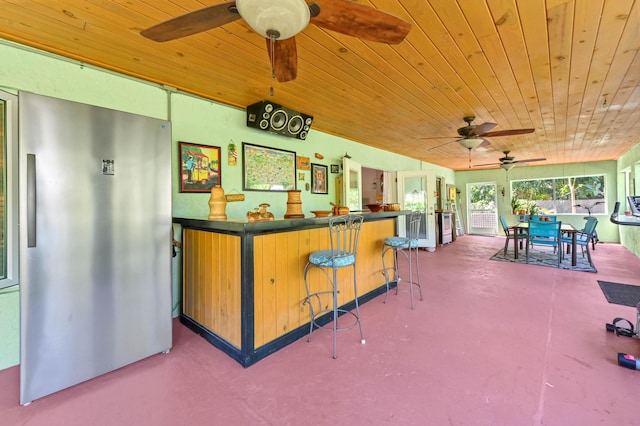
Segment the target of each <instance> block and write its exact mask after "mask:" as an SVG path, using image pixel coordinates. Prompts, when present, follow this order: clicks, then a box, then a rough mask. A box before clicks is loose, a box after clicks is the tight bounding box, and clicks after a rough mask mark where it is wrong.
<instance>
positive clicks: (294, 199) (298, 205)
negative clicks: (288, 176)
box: [284, 189, 304, 219]
mask: <svg viewBox="0 0 640 426" xmlns="http://www.w3.org/2000/svg"><path fill="white" fill-rule="evenodd" d="M287 193H288V194H289V197H288V199H287V212H286V213H285V215H284V218H285V219H297V218H304V213H303V212H302V201H301V199H300V190H299V189H293V190H291V191H287Z"/></svg>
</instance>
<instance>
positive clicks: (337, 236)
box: [326, 215, 364, 268]
mask: <svg viewBox="0 0 640 426" xmlns="http://www.w3.org/2000/svg"><path fill="white" fill-rule="evenodd" d="M363 220H364V217H363V216H359V215H343V216H336V217H334V218H331V219H330V220H329V235H330V238H331V259H330V261H329V263H327V264H326V266H333V267H336V268H340V267H343V266H349V265H353V264H354V263H355V261H356V256H357V254H358V242H359V240H360V229H361V228H362V222H363Z"/></svg>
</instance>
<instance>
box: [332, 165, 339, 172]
mask: <svg viewBox="0 0 640 426" xmlns="http://www.w3.org/2000/svg"><path fill="white" fill-rule="evenodd" d="M331 173H334V174H335V173H340V165H338V164H332V165H331Z"/></svg>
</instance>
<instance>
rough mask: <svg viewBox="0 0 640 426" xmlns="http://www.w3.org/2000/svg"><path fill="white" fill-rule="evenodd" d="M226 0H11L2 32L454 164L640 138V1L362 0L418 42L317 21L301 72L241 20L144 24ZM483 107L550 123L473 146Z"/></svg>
mask: <svg viewBox="0 0 640 426" xmlns="http://www.w3.org/2000/svg"><path fill="white" fill-rule="evenodd" d="M220 2H221V1H219V0H143V1H140V0H136V1H130V0H109V1H105V0H89V1H80V0H55V1H54V0H3V1H2V2H0V38H4V39H6V40H9V41H14V42H17V43H21V44H24V45H27V46H32V47H36V48H39V49H42V50H45V51H49V52H53V53H56V54H59V55H63V56H66V57H69V58H72V59H75V60H79V61H82V62H84V63H88V64H92V65H97V66H100V67H104V68H108V69H111V70H114V71H117V72H121V73H124V74H128V75H132V76H136V77H139V78H143V79H146V80H149V81H152V82H156V83H160V84H164V85H168V86H171V87H175V88H177V89H179V90H182V91H185V92H189V93H193V94H197V95H200V96H203V97H205V98H209V99H213V100H216V101H219V102H222V103H225V104H228V105H232V106H237V107H240V108H244V107H246V106H247V105H249V104H252V103H254V102H256V101H258V100H260V99H267V98H268V99H272V100H273V101H274V102H276V103H279V104H282V105H284V106H287V107H289V108H291V109H294V110H298V111H302V112H304V113H306V114H309V115H313V116H314V118H315V121H314V125H313V128H312V132H313V130H314V129H315V130H320V131H323V132H327V133H330V134H335V135H339V136H342V137H344V138H347V139H350V140H353V141H356V142H359V143H363V144H365V145H370V146H374V147H377V148H380V149H383V150H387V151H392V152H396V153H399V154H403V155H407V156H409V157H413V158H416V159H420V160H424V161H427V162H430V163H434V164H438V165H441V166H445V167H450V168H452V169H455V170H465V169H468V168H469V166H470V164H471V165H475V164H483V163H493V162H497V161H498V158H499V157H502V156H503V154H502V151H505V150H508V151H511V155H513V156H515V158H516V160H521V159H528V158H539V157H545V158H547V160H546V161H544V162H539V163H535V164H559V163H576V162H586V161H598V160H614V159H617V158H619V157H620V156H621V155H622V154H624V153H625V152H626V151H627V150H629V149H630V148H631V147H633V146H635V145H636V144H637V143H638V142H639V141H640V137H639V135H640V124H639V123H640V108H639V104H640V84H639V80H640V53H639V47H640V0H637V1H636V0H573V1H570V0H546V1H543V0H486V1H483V0H369V1H364V0H363V1H361V3H363V4H367V5H371V6H373V7H375V8H377V9H380V10H384V11H386V12H388V13H391V14H393V15H396V16H398V17H400V18H402V19H405V20H407V21H409V22H411V24H412V25H413V26H412V29H411V31H410V32H409V35H408V37H407V38H406V39H405V41H403V42H402V43H400V44H398V45H393V46H392V45H387V44H379V43H374V42H365V41H362V40H359V39H356V38H353V37H349V36H345V35H342V34H338V33H334V32H331V31H326V30H323V29H321V28H319V27H317V26H315V25H313V24H311V25H309V26H308V27H307V28H306V29H305V30H304V31H303V32H302V33H300V34H298V35H297V36H296V41H297V45H298V57H299V59H298V66H299V70H298V78H297V79H296V80H295V81H291V82H287V83H278V82H277V81H276V80H275V79H273V78H271V70H270V65H269V60H268V54H267V51H266V48H265V40H264V39H263V38H262V37H261V36H259V35H258V34H256V33H254V32H253V31H252V30H251V29H250V28H249V27H248V25H247V24H246V23H245V22H244V21H243V20H242V19H240V20H237V21H235V22H233V23H230V24H226V25H224V26H223V27H220V28H216V29H212V30H210V31H207V32H204V33H200V34H196V35H193V36H189V37H186V38H182V39H179V40H175V41H170V42H165V43H155V42H152V41H150V40H147V39H145V38H143V37H141V36H140V35H139V32H140V31H141V30H142V29H144V28H147V27H149V26H152V25H154V24H156V23H158V22H161V21H164V20H166V19H169V18H171V17H175V16H178V15H181V14H184V13H187V12H190V11H193V10H196V9H199V8H202V7H205V6H209V5H213V4H216V3H220ZM0 83H1V81H0ZM271 88H273V91H274V96H273V97H271V96H270V90H271ZM469 115H473V116H475V117H476V120H475V122H474V124H480V123H483V122H493V123H497V126H496V127H495V128H494V129H493V130H494V131H497V130H507V129H517V128H534V129H535V132H534V133H533V134H528V135H521V136H503V137H493V138H491V139H490V142H491V144H490V145H489V146H488V147H480V148H476V149H474V150H472V151H471V152H468V151H467V150H466V149H465V148H463V147H462V146H460V145H459V144H458V143H456V142H455V140H456V138H457V131H456V129H457V128H459V127H462V126H464V125H465V123H464V121H463V117H465V116H469ZM312 140H313V138H310V140H308V141H306V142H301V143H312V142H311V141H312ZM469 154H470V156H469ZM355 160H356V161H357V160H358V159H355ZM361 161H362V160H361ZM493 167H497V166H493Z"/></svg>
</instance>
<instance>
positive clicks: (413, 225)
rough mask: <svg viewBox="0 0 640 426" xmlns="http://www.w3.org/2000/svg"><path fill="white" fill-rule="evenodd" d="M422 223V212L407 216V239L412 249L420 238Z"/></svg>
mask: <svg viewBox="0 0 640 426" xmlns="http://www.w3.org/2000/svg"><path fill="white" fill-rule="evenodd" d="M421 222H422V212H421V211H419V210H416V211H413V212H411V215H409V228H408V231H409V232H407V238H409V239H410V240H411V241H412V243H410V245H413V246H414V247H417V244H418V239H419V238H420V224H421Z"/></svg>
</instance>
